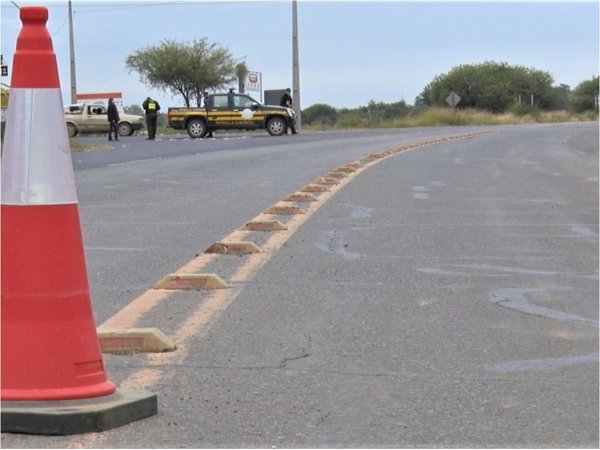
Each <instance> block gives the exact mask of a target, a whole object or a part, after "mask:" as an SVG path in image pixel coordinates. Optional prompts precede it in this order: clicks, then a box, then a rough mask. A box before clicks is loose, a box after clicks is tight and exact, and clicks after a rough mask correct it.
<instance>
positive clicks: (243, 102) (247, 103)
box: [233, 95, 254, 109]
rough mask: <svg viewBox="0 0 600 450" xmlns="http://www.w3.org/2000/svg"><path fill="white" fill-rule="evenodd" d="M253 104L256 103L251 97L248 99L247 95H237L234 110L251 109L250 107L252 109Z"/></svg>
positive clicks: (234, 99) (234, 100)
mask: <svg viewBox="0 0 600 450" xmlns="http://www.w3.org/2000/svg"><path fill="white" fill-rule="evenodd" d="M252 103H254V102H253V101H252V99H251V98H250V97H246V96H245V95H236V96H235V97H234V98H233V107H234V108H240V109H244V108H250V107H252Z"/></svg>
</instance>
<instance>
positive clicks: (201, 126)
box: [186, 119, 208, 139]
mask: <svg viewBox="0 0 600 450" xmlns="http://www.w3.org/2000/svg"><path fill="white" fill-rule="evenodd" d="M186 130H187V133H188V134H189V135H190V137H191V138H193V139H198V138H201V137H204V135H205V134H206V132H207V131H208V130H207V128H206V122H204V120H202V119H192V120H190V121H189V122H188V123H187V126H186Z"/></svg>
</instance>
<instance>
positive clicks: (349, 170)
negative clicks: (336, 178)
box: [333, 166, 356, 173]
mask: <svg viewBox="0 0 600 450" xmlns="http://www.w3.org/2000/svg"><path fill="white" fill-rule="evenodd" d="M352 172H356V169H354V168H352V167H346V166H342V167H338V168H337V169H335V170H334V171H333V173H352Z"/></svg>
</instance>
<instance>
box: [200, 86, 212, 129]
mask: <svg viewBox="0 0 600 450" xmlns="http://www.w3.org/2000/svg"><path fill="white" fill-rule="evenodd" d="M202 100H204V109H206V112H207V113H208V91H204V92H203V93H202ZM204 137H205V138H211V137H213V134H212V128H209V129H208V133H206V134H205V135H204Z"/></svg>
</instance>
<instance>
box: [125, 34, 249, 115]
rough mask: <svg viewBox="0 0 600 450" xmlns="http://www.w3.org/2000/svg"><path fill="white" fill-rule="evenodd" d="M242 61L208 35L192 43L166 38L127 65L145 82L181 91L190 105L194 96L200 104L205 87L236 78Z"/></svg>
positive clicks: (129, 60)
mask: <svg viewBox="0 0 600 450" xmlns="http://www.w3.org/2000/svg"><path fill="white" fill-rule="evenodd" d="M238 64H240V62H239V61H236V60H235V59H234V58H233V56H232V55H231V53H230V52H229V50H227V49H226V48H223V47H220V46H219V45H217V44H210V43H209V42H208V41H207V39H206V38H202V39H200V40H196V41H194V42H192V43H191V44H186V43H183V42H178V41H173V40H169V39H165V40H163V41H161V42H160V44H158V45H155V46H151V47H146V48H144V49H141V50H137V51H136V52H134V53H132V54H131V55H129V56H128V57H127V60H126V67H127V68H128V69H129V71H130V72H132V71H135V72H138V73H139V76H140V81H141V82H142V83H144V84H146V85H148V86H149V87H151V88H156V89H160V90H163V91H169V92H171V93H172V94H174V95H181V96H182V97H183V100H184V103H185V106H187V107H190V104H191V102H192V101H193V100H195V102H196V104H197V105H198V106H200V104H201V99H202V92H203V91H204V90H208V89H216V88H219V87H222V86H224V85H227V84H228V83H230V82H231V81H232V80H234V79H235V77H236V71H235V68H236V65H238Z"/></svg>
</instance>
